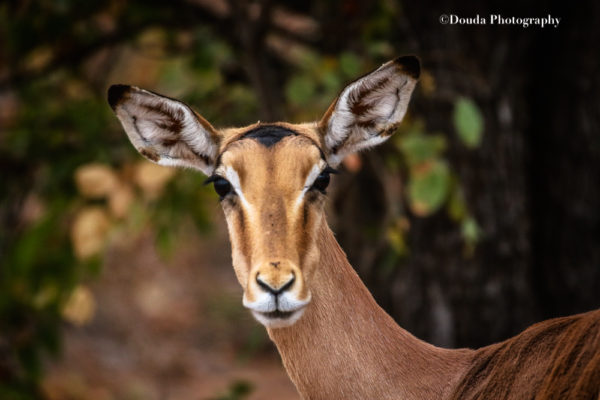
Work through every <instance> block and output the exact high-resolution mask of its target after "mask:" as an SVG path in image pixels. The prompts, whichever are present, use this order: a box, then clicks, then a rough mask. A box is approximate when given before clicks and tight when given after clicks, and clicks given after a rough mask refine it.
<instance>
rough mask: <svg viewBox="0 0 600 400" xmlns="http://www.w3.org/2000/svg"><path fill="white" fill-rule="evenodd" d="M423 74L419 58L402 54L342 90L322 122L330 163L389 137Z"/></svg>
mask: <svg viewBox="0 0 600 400" xmlns="http://www.w3.org/2000/svg"><path fill="white" fill-rule="evenodd" d="M419 73H420V64H419V60H418V59H417V58H416V57H413V56H406V57H400V58H397V59H396V60H393V61H389V62H387V63H385V64H383V65H382V66H381V67H380V68H378V69H377V70H375V71H373V72H371V73H370V74H368V75H365V76H364V77H362V78H359V79H358V80H356V81H355V82H353V83H351V84H350V85H348V86H347V87H346V88H345V89H344V90H343V91H342V93H341V94H340V96H339V97H338V98H337V100H336V101H335V102H334V103H333V104H332V106H331V107H330V109H329V110H328V112H327V113H326V114H325V116H324V117H323V119H322V120H321V122H320V127H321V130H322V131H323V132H324V138H323V139H324V143H325V148H326V150H327V153H328V162H329V164H330V165H332V166H335V165H337V164H339V163H340V162H341V161H342V160H343V159H344V157H345V156H346V155H348V154H350V153H353V152H356V151H359V150H362V149H365V148H369V147H372V146H375V145H378V144H380V143H383V142H384V141H386V140H387V139H388V138H389V136H390V135H391V134H392V133H393V131H394V130H395V129H396V127H397V126H398V124H399V123H400V122H401V121H402V119H403V118H404V114H406V109H407V107H408V102H409V100H410V96H411V94H412V92H413V89H414V88H415V85H416V83H417V80H418V77H419Z"/></svg>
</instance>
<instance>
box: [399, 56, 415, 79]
mask: <svg viewBox="0 0 600 400" xmlns="http://www.w3.org/2000/svg"><path fill="white" fill-rule="evenodd" d="M394 62H395V63H396V64H397V65H399V66H400V67H402V71H404V72H405V73H407V74H408V75H410V76H411V77H413V78H415V79H418V78H419V75H421V61H419V58H418V57H416V56H402V57H398V58H396V59H395V60H394Z"/></svg>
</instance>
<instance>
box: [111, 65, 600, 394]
mask: <svg viewBox="0 0 600 400" xmlns="http://www.w3.org/2000/svg"><path fill="white" fill-rule="evenodd" d="M419 73H420V65H419V61H418V59H417V58H416V57H412V56H406V57H400V58H398V59H396V60H393V61H390V62H388V63H386V64H384V65H382V66H381V67H380V68H378V69H377V70H375V71H373V72H371V73H370V74H368V75H365V76H364V77H362V78H360V79H358V80H356V81H355V82H353V83H351V84H350V85H348V86H347V87H346V88H345V89H344V90H343V91H342V92H341V94H340V95H339V97H338V98H337V99H336V100H335V101H334V102H333V104H332V105H331V106H330V107H329V109H328V110H327V112H326V113H325V114H324V116H323V117H322V119H321V120H320V121H318V122H314V123H304V124H290V123H284V122H281V123H268V124H267V123H256V124H254V125H250V126H247V127H244V128H235V129H222V130H217V129H215V128H213V126H212V125H211V124H210V123H209V122H208V121H206V120H205V119H204V118H202V117H201V116H200V115H198V114H197V113H195V112H194V111H193V110H192V109H191V108H190V107H188V106H187V105H185V104H183V103H181V102H179V101H176V100H173V99H170V98H167V97H164V96H161V95H158V94H155V93H152V92H149V91H146V90H143V89H139V88H136V87H132V86H125V85H114V86H112V87H111V88H110V89H109V91H108V101H109V103H110V105H111V107H112V108H113V110H114V111H115V112H116V114H117V117H118V118H119V120H120V121H121V124H122V125H123V127H124V129H125V132H126V133H127V135H128V137H129V139H130V140H131V142H132V143H133V145H134V146H135V148H136V149H137V150H138V151H139V152H140V153H141V154H142V155H143V156H145V157H146V158H148V159H149V160H151V161H153V162H155V163H158V164H160V165H166V166H180V167H189V168H194V169H197V170H199V171H201V172H203V173H204V174H206V175H207V176H208V180H207V181H208V182H212V183H213V185H214V188H215V190H216V192H217V194H218V195H219V197H220V201H221V205H222V208H223V211H224V213H225V217H226V221H227V225H228V230H229V237H230V240H231V248H232V261H233V268H234V270H235V274H236V276H237V279H238V280H239V282H240V284H241V286H242V288H243V304H244V306H245V307H246V308H248V309H249V310H250V312H251V313H252V314H253V315H254V317H255V318H256V319H257V320H258V321H259V322H260V323H262V324H263V325H264V326H265V327H266V328H267V331H268V334H269V337H270V338H271V339H272V340H273V342H274V343H275V344H276V346H277V348H278V350H279V352H280V354H281V358H282V360H283V364H284V366H285V368H286V370H287V372H288V374H289V376H290V378H291V380H292V381H293V382H294V384H295V385H296V388H297V389H298V391H299V392H300V394H301V396H302V397H303V398H305V399H328V400H331V399H519V400H520V399H533V398H536V399H548V398H555V399H567V398H577V399H598V396H599V388H600V311H594V312H589V313H586V314H580V315H575V316H571V317H566V318H559V319H553V320H549V321H545V322H542V323H538V324H536V325H533V326H531V327H530V328H528V329H527V330H525V331H524V332H522V333H521V334H519V335H517V336H515V337H513V338H511V339H508V340H506V341H504V342H501V343H497V344H493V345H491V346H488V347H484V348H481V349H478V350H471V349H458V350H449V349H442V348H437V347H435V346H433V345H430V344H428V343H425V342H423V341H421V340H419V339H417V338H416V337H414V336H412V335H411V334H410V333H408V332H407V331H405V330H404V329H402V328H401V327H400V326H398V325H397V324H396V323H395V322H394V321H393V320H392V318H391V317H390V316H389V315H387V314H386V313H385V312H384V311H383V310H382V309H381V308H380V307H379V306H378V305H377V304H376V302H375V301H374V299H373V297H372V296H371V294H370V293H369V292H368V290H367V289H366V287H365V286H364V284H363V283H362V282H361V280H360V279H359V277H358V276H357V274H356V273H355V271H354V270H353V269H352V267H351V266H350V264H349V263H348V261H347V259H346V256H345V254H344V252H343V251H342V250H341V249H340V247H339V245H338V244H337V242H336V240H335V238H334V235H333V233H332V232H331V230H330V229H329V227H328V225H327V222H326V219H325V217H324V212H323V204H324V202H325V198H326V196H325V192H326V188H327V185H328V184H329V180H330V175H331V174H333V173H335V169H334V168H335V167H336V166H337V165H338V164H339V163H340V162H341V161H342V160H343V158H344V157H345V156H346V155H348V154H351V153H353V152H356V151H359V150H362V149H366V148H369V147H372V146H375V145H377V144H380V143H382V142H384V141H385V140H386V139H387V138H388V137H389V136H390V135H391V134H392V133H394V131H395V130H396V127H397V126H398V124H399V123H400V121H401V120H402V118H403V117H404V114H405V112H406V109H407V106H408V102H409V99H410V96H411V94H412V91H413V89H414V87H415V85H416V83H417V80H418V77H419Z"/></svg>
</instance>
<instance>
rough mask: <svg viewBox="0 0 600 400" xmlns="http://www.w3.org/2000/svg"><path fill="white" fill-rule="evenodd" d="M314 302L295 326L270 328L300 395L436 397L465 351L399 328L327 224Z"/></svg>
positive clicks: (459, 369) (456, 373)
mask: <svg viewBox="0 0 600 400" xmlns="http://www.w3.org/2000/svg"><path fill="white" fill-rule="evenodd" d="M318 243H319V244H320V245H319V246H320V251H321V258H320V265H319V266H318V267H317V270H316V271H315V274H314V276H313V277H312V278H311V293H312V301H311V303H310V305H309V306H308V308H307V310H306V312H305V314H304V316H303V317H302V318H301V319H300V320H299V321H298V322H297V323H296V324H294V325H293V326H291V327H289V328H281V329H269V330H268V331H269V336H270V337H271V339H272V340H273V341H274V342H275V344H276V345H277V348H278V350H279V353H280V354H281V358H282V360H283V364H284V365H285V368H286V370H287V372H288V374H289V375H290V378H291V379H292V381H293V382H294V384H295V385H296V388H297V389H298V391H299V392H300V394H301V395H302V396H303V398H304V399H392V398H393V399H438V398H444V397H446V396H447V395H448V393H449V392H450V391H451V389H452V388H453V386H454V385H455V383H456V381H457V379H458V378H459V377H460V375H461V374H462V373H463V371H464V368H465V367H466V365H467V362H468V358H469V357H470V353H471V351H470V350H446V349H440V348H436V347H434V346H432V345H430V344H427V343H425V342H423V341H421V340H419V339H417V338H416V337H414V336H412V335H411V334H410V333H408V332H407V331H405V330H404V329H402V328H400V327H399V326H398V325H397V324H396V323H395V322H394V321H393V320H392V318H391V317H390V316H389V315H388V314H386V313H385V311H383V310H382V309H381V308H380V307H379V306H378V305H377V303H376V302H375V300H374V299H373V297H372V296H371V294H370V293H369V291H368V290H367V288H366V287H365V286H364V284H363V283H362V282H361V280H360V278H359V277H358V275H357V274H356V273H355V271H354V270H353V269H352V267H351V266H350V264H349V263H348V260H347V259H346V255H345V254H344V252H343V251H342V249H341V248H340V247H339V245H338V243H337V242H336V240H335V238H334V236H333V233H332V232H331V230H330V229H329V227H328V226H327V224H326V223H323V225H322V227H321V228H320V230H319V238H318Z"/></svg>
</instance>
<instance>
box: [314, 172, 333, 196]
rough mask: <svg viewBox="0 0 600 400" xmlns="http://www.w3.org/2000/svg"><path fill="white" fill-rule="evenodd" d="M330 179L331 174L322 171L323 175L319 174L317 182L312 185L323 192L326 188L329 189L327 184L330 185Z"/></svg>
mask: <svg viewBox="0 0 600 400" xmlns="http://www.w3.org/2000/svg"><path fill="white" fill-rule="evenodd" d="M329 180H330V179H329V174H328V173H325V172H321V175H319V176H317V179H315V183H313V185H312V187H313V188H314V189H317V190H318V191H319V192H321V193H325V189H327V186H329Z"/></svg>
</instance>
